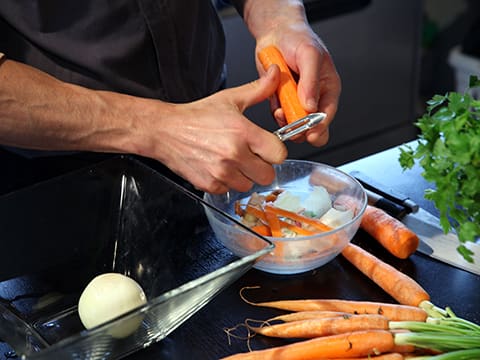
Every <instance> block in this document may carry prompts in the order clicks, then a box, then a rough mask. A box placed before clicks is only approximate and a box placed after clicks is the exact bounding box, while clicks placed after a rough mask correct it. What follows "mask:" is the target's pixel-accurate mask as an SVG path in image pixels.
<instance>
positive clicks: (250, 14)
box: [243, 0, 308, 43]
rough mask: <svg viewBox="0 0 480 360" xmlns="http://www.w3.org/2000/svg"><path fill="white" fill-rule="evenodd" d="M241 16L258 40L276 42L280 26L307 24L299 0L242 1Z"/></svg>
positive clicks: (303, 9)
mask: <svg viewBox="0 0 480 360" xmlns="http://www.w3.org/2000/svg"><path fill="white" fill-rule="evenodd" d="M243 17H244V20H245V23H246V24H247V27H248V29H249V31H250V32H251V33H252V35H253V36H254V38H255V39H256V40H257V43H258V42H259V41H264V42H267V39H268V42H270V43H272V42H277V39H276V36H278V35H279V34H280V33H281V31H279V30H280V29H281V28H287V27H297V26H299V25H301V26H304V25H305V24H307V23H308V22H307V18H306V14H305V7H304V5H303V2H302V1H299V0H280V1H279V0H262V1H255V0H250V1H248V0H247V1H244V4H243Z"/></svg>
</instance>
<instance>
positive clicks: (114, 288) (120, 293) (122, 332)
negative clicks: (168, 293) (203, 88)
mask: <svg viewBox="0 0 480 360" xmlns="http://www.w3.org/2000/svg"><path fill="white" fill-rule="evenodd" d="M146 302H147V298H146V296H145V293H144V291H143V289H142V288H141V286H140V285H139V284H138V283H137V282H136V281H135V280H133V279H131V278H129V277H128V276H125V275H122V274H118V273H106V274H102V275H99V276H97V277H95V278H94V279H93V280H92V281H91V282H90V283H89V284H88V285H87V286H86V288H85V289H84V290H83V292H82V295H81V296H80V299H79V301H78V315H79V316H80V320H81V321H82V324H83V325H84V326H85V327H86V328H87V329H91V328H93V327H95V326H98V325H100V324H103V323H105V322H107V321H109V320H112V319H114V318H116V317H118V316H120V315H122V314H125V313H127V312H129V311H130V310H133V309H135V308H137V307H139V306H142V305H144V304H145V303H146ZM142 319H143V317H142V316H134V317H132V318H129V319H126V320H124V321H122V322H121V323H119V324H118V325H117V326H116V327H115V328H114V329H112V331H110V333H111V335H112V336H114V337H117V338H123V337H126V336H128V335H130V334H132V333H134V332H135V331H136V330H137V329H138V327H139V326H140V324H141V322H142Z"/></svg>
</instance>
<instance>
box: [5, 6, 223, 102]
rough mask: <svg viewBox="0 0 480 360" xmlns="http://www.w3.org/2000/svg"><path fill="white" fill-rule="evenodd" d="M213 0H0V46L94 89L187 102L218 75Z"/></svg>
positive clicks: (218, 32)
mask: <svg viewBox="0 0 480 360" xmlns="http://www.w3.org/2000/svg"><path fill="white" fill-rule="evenodd" d="M224 41H225V40H224V34H223V29H222V26H221V23H220V21H219V18H218V16H217V13H216V10H215V8H214V7H213V5H212V2H211V0H170V1H169V0H115V1H113V0H81V1H78V0H75V1H74V0H1V1H0V52H3V53H5V55H6V56H7V57H8V58H11V59H13V60H17V61H20V62H23V63H26V64H30V65H32V66H34V67H36V68H38V69H41V70H43V71H45V72H47V73H49V74H51V75H53V76H55V77H57V78H59V79H61V80H64V81H68V82H71V83H75V84H79V85H83V86H86V87H89V88H94V89H103V90H112V91H118V92H123V93H127V94H132V95H137V96H143V97H150V98H158V99H163V100H166V101H171V102H187V101H192V100H195V99H198V98H201V97H204V96H206V95H209V94H211V93H212V92H214V91H216V90H218V88H219V87H220V86H221V84H222V81H223V64H224V57H225V54H224V53H225V45H224Z"/></svg>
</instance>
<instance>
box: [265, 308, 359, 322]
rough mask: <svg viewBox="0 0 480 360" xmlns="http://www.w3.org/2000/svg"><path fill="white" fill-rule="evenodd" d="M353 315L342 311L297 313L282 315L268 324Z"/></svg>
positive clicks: (269, 320) (271, 319)
mask: <svg viewBox="0 0 480 360" xmlns="http://www.w3.org/2000/svg"><path fill="white" fill-rule="evenodd" d="M347 315H351V314H349V313H346V312H341V311H315V310H313V311H297V312H293V313H289V314H282V315H278V316H275V317H273V318H270V319H268V320H267V322H271V321H283V322H289V321H298V320H308V319H324V318H332V317H341V316H347Z"/></svg>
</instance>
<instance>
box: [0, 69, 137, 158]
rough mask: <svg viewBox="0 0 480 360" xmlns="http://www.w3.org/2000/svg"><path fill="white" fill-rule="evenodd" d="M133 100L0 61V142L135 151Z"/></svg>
mask: <svg viewBox="0 0 480 360" xmlns="http://www.w3.org/2000/svg"><path fill="white" fill-rule="evenodd" d="M136 102H138V99H136V98H134V97H131V96H127V95H121V94H116V93H111V92H106V91H94V90H90V89H86V88H83V87H80V86H75V85H72V84H68V83H64V82H61V81H59V80H57V79H55V78H53V77H51V76H49V75H47V74H45V73H43V72H41V71H38V70H37V69H34V68H32V67H30V66H27V65H24V64H21V63H18V62H14V61H11V60H6V61H4V62H3V64H1V65H0V143H1V144H3V145H10V146H17V147H24V148H30V149H41V150H88V151H103V152H134V151H135V144H134V143H133V142H132V139H135V137H134V136H132V133H133V132H134V130H135V125H136V124H135V119H134V117H133V116H128V114H131V113H134V112H133V111H132V110H133V109H134V108H135V107H136V106H137V104H136Z"/></svg>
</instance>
